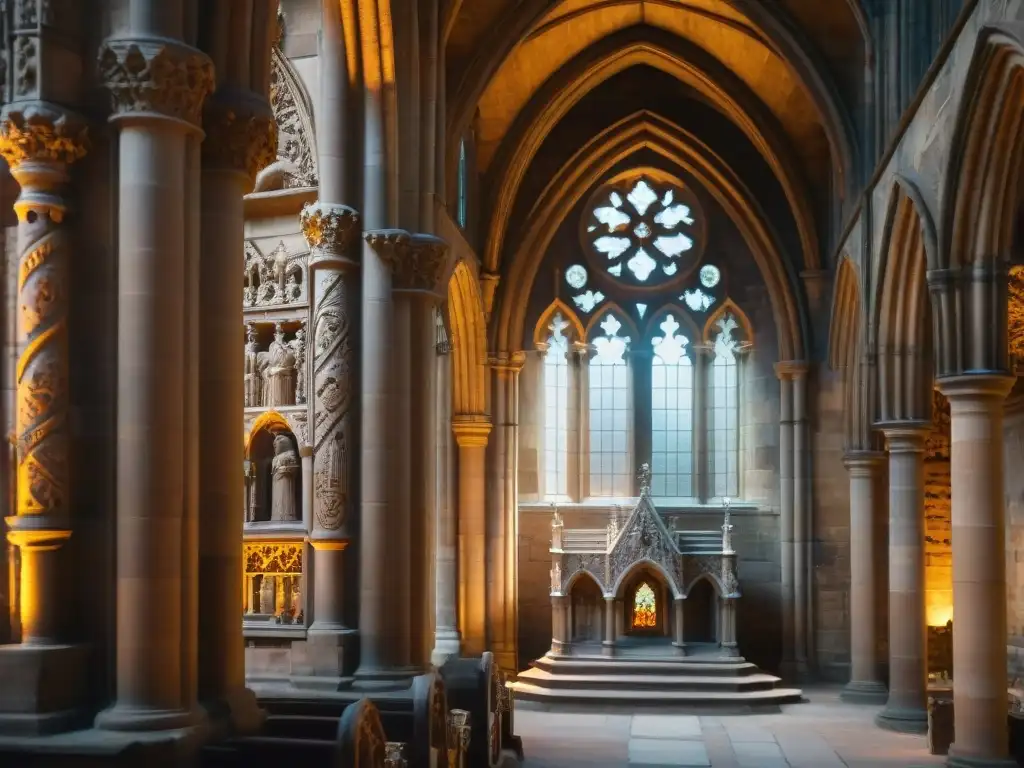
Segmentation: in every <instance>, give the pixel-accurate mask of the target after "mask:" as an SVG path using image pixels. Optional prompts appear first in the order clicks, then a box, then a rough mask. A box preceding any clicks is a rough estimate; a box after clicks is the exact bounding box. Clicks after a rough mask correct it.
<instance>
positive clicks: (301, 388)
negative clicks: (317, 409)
mask: <svg viewBox="0 0 1024 768" xmlns="http://www.w3.org/2000/svg"><path fill="white" fill-rule="evenodd" d="M288 346H289V348H290V349H291V350H292V353H293V354H294V355H295V403H296V404H297V405H302V404H303V403H305V402H306V324H305V323H303V324H302V326H301V327H300V328H299V330H297V331H296V332H295V338H294V339H292V340H291V341H290V342H288Z"/></svg>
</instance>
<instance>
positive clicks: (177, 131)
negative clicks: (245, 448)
mask: <svg viewBox="0 0 1024 768" xmlns="http://www.w3.org/2000/svg"><path fill="white" fill-rule="evenodd" d="M126 16H127V18H126V22H127V24H126V26H127V27H128V28H129V29H130V31H129V32H127V34H126V37H125V38H119V39H110V40H108V41H106V42H105V43H104V44H103V46H102V47H101V49H100V56H99V66H100V73H101V76H102V79H103V81H104V83H105V85H106V87H107V88H108V89H109V90H110V92H111V95H112V97H113V98H112V101H113V108H114V109H113V111H114V114H113V116H112V118H111V119H112V121H113V122H114V123H115V124H116V125H117V126H118V127H119V129H120V138H119V142H118V146H119V152H120V157H119V166H120V168H119V176H118V178H119V195H118V196H119V210H118V247H119V252H120V253H119V259H118V262H119V270H120V272H119V276H118V290H119V295H118V347H119V354H118V390H119V393H120V395H119V398H118V403H117V419H118V425H117V431H118V443H117V532H118V537H117V578H118V589H117V614H118V622H117V686H116V699H115V702H114V704H113V706H112V707H111V708H109V709H107V710H106V711H104V712H102V713H100V715H99V716H98V717H97V718H96V725H97V727H99V728H106V729H111V730H126V731H156V730H168V729H179V728H183V727H186V726H190V725H193V724H195V723H196V722H197V719H198V712H197V710H196V680H195V675H196V659H195V653H196V642H195V640H196V637H195V623H196V620H197V616H196V615H195V612H196V603H195V600H194V593H193V590H194V589H195V585H196V580H197V578H198V563H197V562H196V560H195V559H194V558H192V557H189V555H188V553H189V551H190V549H191V548H193V547H195V546H196V543H195V541H194V540H193V539H192V537H193V536H194V533H193V532H194V531H195V529H196V526H197V525H198V521H197V520H196V519H195V517H196V516H197V509H196V506H197V505H196V504H195V498H190V496H191V493H192V490H193V489H194V488H195V484H194V479H195V474H196V473H195V466H194V464H193V462H195V461H197V458H198V457H196V456H194V455H192V452H191V451H190V450H189V441H188V440H187V438H186V425H187V423H188V421H189V420H190V417H191V416H193V415H194V414H190V413H189V411H190V410H191V408H190V406H189V403H191V402H192V401H193V400H192V399H193V395H194V393H195V384H196V383H197V379H196V378H194V377H196V376H197V371H196V370H195V367H194V366H193V365H190V364H189V355H190V350H189V348H188V342H189V339H190V336H191V333H190V332H189V323H190V321H189V318H188V311H189V309H190V308H191V307H192V306H193V304H194V302H195V299H196V297H195V294H194V290H195V289H194V287H193V285H192V279H193V278H192V276H191V274H190V272H189V265H190V262H192V261H193V258H192V257H191V256H190V255H189V252H190V249H192V248H193V243H192V242H191V241H190V236H189V233H190V231H191V218H190V216H191V212H190V210H189V208H188V205H187V199H186V198H187V194H186V192H187V190H188V189H189V187H190V186H191V179H190V176H189V174H190V171H189V167H190V163H189V160H188V158H189V153H190V149H189V144H190V142H195V141H198V139H199V138H200V137H201V135H202V134H201V131H200V129H199V123H200V116H201V114H202V108H203V103H204V101H205V99H206V96H207V95H208V94H209V93H210V92H211V91H212V90H213V86H214V77H213V65H212V64H211V61H210V59H209V57H207V56H206V55H205V54H203V53H201V52H200V51H198V50H196V49H194V48H191V47H189V46H187V45H185V44H184V43H183V42H181V41H180V38H182V37H183V36H184V33H185V13H184V10H183V9H182V8H181V5H180V2H174V0H168V2H167V3H165V7H162V8H161V13H159V14H154V13H151V12H150V9H149V8H148V6H146V5H145V4H142V3H139V4H136V3H133V4H132V6H131V8H130V9H129V12H128V13H127V14H126ZM133 38H135V39H133ZM235 302H237V296H236V297H235V298H234V299H233V300H232V305H235ZM237 322H238V321H237V316H236V318H235V320H234V323H233V327H234V331H235V334H236V335H235V338H236V339H237ZM237 356H238V351H237V347H235V349H234V352H233V353H232V357H236V358H237ZM240 386H241V385H240V384H239V387H240ZM236 418H237V416H236ZM233 429H234V430H235V435H236V441H237V423H236V424H235V426H234V427H233ZM236 466H237V465H236ZM234 472H237V470H234V471H233V472H232V473H231V474H232V475H234ZM234 476H235V477H237V475H234ZM236 508H237V507H236ZM224 513H225V514H226V513H227V510H226V509H225V510H224ZM236 546H237V542H236ZM193 551H194V550H193ZM237 595H238V591H237V590H235V591H234V593H233V596H234V597H235V598H236V599H237ZM234 606H235V608H234V611H237V603H235V604H234ZM235 615H236V616H237V613H235Z"/></svg>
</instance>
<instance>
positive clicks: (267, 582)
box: [260, 576, 277, 616]
mask: <svg viewBox="0 0 1024 768" xmlns="http://www.w3.org/2000/svg"><path fill="white" fill-rule="evenodd" d="M276 591H277V590H276V589H275V584H274V577H273V576H264V577H263V583H262V584H260V613H262V614H263V615H265V616H273V615H274V595H275V593H276Z"/></svg>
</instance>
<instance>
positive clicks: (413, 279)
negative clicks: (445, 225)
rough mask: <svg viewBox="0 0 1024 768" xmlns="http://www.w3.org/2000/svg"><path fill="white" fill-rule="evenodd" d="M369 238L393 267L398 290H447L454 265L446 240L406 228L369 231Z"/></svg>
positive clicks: (375, 248)
mask: <svg viewBox="0 0 1024 768" xmlns="http://www.w3.org/2000/svg"><path fill="white" fill-rule="evenodd" d="M366 242H368V243H369V244H370V246H371V247H372V248H373V249H374V250H375V251H376V252H377V253H378V254H380V257H381V258H382V259H383V260H384V261H385V262H387V264H388V266H389V267H390V268H391V274H392V276H393V278H394V286H393V287H394V290H396V291H408V292H413V293H430V294H434V295H438V296H441V295H443V294H444V292H445V289H446V286H447V285H448V278H449V277H450V275H451V271H452V268H453V266H454V265H453V264H452V263H451V261H450V259H449V258H448V252H449V249H448V244H447V243H446V242H445V241H444V240H442V239H441V238H439V237H435V236H434V235H422V234H418V235H417V234H410V233H409V232H406V231H405V230H403V229H380V230H374V231H372V232H367V233H366Z"/></svg>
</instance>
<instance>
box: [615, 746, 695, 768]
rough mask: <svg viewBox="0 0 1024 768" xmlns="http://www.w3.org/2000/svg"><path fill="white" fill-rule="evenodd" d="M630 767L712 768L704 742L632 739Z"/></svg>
mask: <svg viewBox="0 0 1024 768" xmlns="http://www.w3.org/2000/svg"><path fill="white" fill-rule="evenodd" d="M629 765H630V766H631V768H632V766H658V768H662V766H672V768H676V766H680V767H681V766H685V767H686V768H710V766H711V760H709V759H708V751H707V748H706V747H705V746H704V742H702V741H686V740H683V739H630V740H629Z"/></svg>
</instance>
